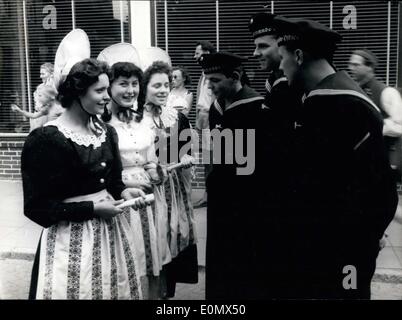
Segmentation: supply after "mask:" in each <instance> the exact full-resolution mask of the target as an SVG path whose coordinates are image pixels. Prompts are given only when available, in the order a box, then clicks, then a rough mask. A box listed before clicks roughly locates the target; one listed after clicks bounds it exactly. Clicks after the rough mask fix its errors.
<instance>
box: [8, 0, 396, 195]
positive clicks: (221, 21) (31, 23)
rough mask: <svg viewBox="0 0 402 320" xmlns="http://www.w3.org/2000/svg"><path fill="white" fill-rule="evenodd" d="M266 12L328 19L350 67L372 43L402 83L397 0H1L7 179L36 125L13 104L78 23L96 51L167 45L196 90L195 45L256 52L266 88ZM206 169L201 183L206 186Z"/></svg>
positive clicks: (255, 72)
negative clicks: (261, 44)
mask: <svg viewBox="0 0 402 320" xmlns="http://www.w3.org/2000/svg"><path fill="white" fill-rule="evenodd" d="M260 11H265V12H271V13H275V14H282V15H285V16H287V17H305V18H310V19H315V20H318V21H320V22H322V23H324V24H326V25H327V26H329V27H331V28H333V29H334V30H336V31H338V32H339V33H341V35H342V36H343V41H342V43H341V45H340V47H339V50H338V52H337V54H336V56H335V59H334V64H335V66H336V67H337V68H338V69H346V68H347V62H348V59H349V55H350V54H351V52H352V51H353V50H354V49H357V48H363V47H364V48H368V49H370V50H372V51H373V52H374V53H375V54H376V55H377V56H378V58H379V68H378V70H377V74H378V75H379V77H380V78H381V79H382V80H383V81H384V82H386V83H387V84H389V85H391V86H397V87H402V80H401V77H398V71H399V68H401V67H399V64H398V60H399V55H400V50H399V47H400V43H401V41H400V39H399V38H400V33H399V23H400V15H401V14H400V5H399V2H397V1H376V2H375V1H367V2H363V1H359V2H357V1H336V2H335V1H327V2H316V1H297V2H294V1H228V0H205V1H199V0H155V1H108V0H82V1H81V0H80V1H78V0H39V1H33V0H17V1H12V0H0V179H20V172H19V156H20V151H21V147H22V144H23V141H24V138H25V136H26V134H27V133H28V132H29V121H28V119H26V118H24V117H22V116H20V115H19V114H15V113H13V112H12V111H11V108H10V105H11V104H12V103H15V104H17V105H19V106H21V107H22V108H23V109H25V110H31V111H32V110H33V96H32V94H33V91H34V90H35V88H36V87H37V85H38V84H39V83H40V82H41V80H40V78H39V69H40V65H41V64H43V63H44V62H53V61H54V56H55V53H56V50H57V47H58V44H59V43H60V41H61V40H62V39H63V37H64V36H65V35H66V34H67V33H68V32H69V31H70V30H72V29H73V28H81V29H83V30H85V32H86V33H87V34H88V36H89V40H90V43H91V56H92V57H96V56H97V55H98V53H99V52H100V51H101V50H102V49H103V48H105V47H107V46H109V45H111V44H114V43H117V42H131V43H133V44H134V45H135V46H137V47H147V46H158V47H160V48H162V49H164V50H166V51H167V52H168V53H169V55H170V57H171V59H172V64H173V65H182V66H184V67H186V68H187V69H188V70H189V72H190V75H191V78H192V86H191V88H190V89H191V91H192V92H193V93H194V94H195V92H196V87H197V82H198V79H199V77H200V74H201V69H200V67H199V66H198V65H197V64H196V62H195V60H194V59H193V56H194V49H195V44H196V41H197V40H209V41H211V42H212V43H213V44H214V45H215V46H216V47H217V49H218V50H221V51H231V52H233V53H236V54H240V55H242V56H245V57H249V60H248V62H247V63H246V71H247V74H248V76H249V78H250V80H251V85H252V86H253V87H254V88H255V89H257V90H258V91H260V92H261V93H263V91H264V82H265V78H266V76H267V75H266V74H264V73H263V72H261V71H260V70H259V68H258V62H257V61H255V60H254V59H252V53H253V50H254V46H253V41H252V39H251V36H250V34H249V31H248V27H247V25H248V21H249V19H250V17H251V15H252V14H254V13H255V12H260ZM194 109H195V108H193V110H192V112H191V113H190V120H191V121H192V122H194V119H195V110H194ZM200 170H201V167H200V168H197V170H196V177H197V179H196V180H195V183H194V185H195V186H196V187H202V186H203V181H202V179H201V177H202V172H201V171H200Z"/></svg>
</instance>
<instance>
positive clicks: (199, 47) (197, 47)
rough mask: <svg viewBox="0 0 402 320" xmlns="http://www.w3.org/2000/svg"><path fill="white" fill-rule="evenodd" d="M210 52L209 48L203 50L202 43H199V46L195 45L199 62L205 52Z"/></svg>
mask: <svg viewBox="0 0 402 320" xmlns="http://www.w3.org/2000/svg"><path fill="white" fill-rule="evenodd" d="M206 53H209V51H208V50H202V47H201V45H200V44H199V45H198V46H196V47H195V52H194V59H195V60H196V61H197V62H199V61H200V58H201V56H202V55H203V54H206Z"/></svg>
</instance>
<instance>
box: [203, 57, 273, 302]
mask: <svg viewBox="0 0 402 320" xmlns="http://www.w3.org/2000/svg"><path fill="white" fill-rule="evenodd" d="M243 60H244V58H242V57H239V56H237V55H234V54H231V53H223V52H218V53H215V54H209V55H203V57H202V61H200V64H201V67H202V68H203V71H204V73H205V75H206V77H207V79H208V80H209V86H210V88H211V90H212V92H213V93H214V94H215V96H216V98H217V99H216V101H215V102H214V103H213V105H212V106H211V108H210V113H209V123H210V128H211V136H212V143H213V145H212V146H213V149H212V150H213V155H214V161H215V163H214V164H213V168H212V172H211V174H210V175H209V177H208V180H207V192H208V207H207V252H206V299H258V298H260V297H261V295H262V288H261V281H260V280H261V279H260V277H259V274H260V273H261V271H260V270H261V269H263V267H264V266H265V265H266V264H267V262H266V258H265V253H263V252H262V251H263V250H262V249H261V245H260V244H261V241H260V240H259V239H260V238H261V237H262V232H259V231H258V228H260V226H261V221H260V220H259V215H260V214H261V211H260V210H258V201H260V199H257V198H253V197H254V196H255V193H256V190H257V188H258V186H257V183H256V175H255V170H254V167H253V165H252V166H251V167H253V168H252V170H251V171H250V172H247V173H246V174H244V172H243V173H241V172H240V171H239V169H241V168H242V167H243V169H244V167H245V165H244V164H242V163H241V161H239V159H238V158H237V157H236V154H238V153H239V152H241V153H242V154H245V153H246V152H247V151H250V150H251V151H252V152H254V151H255V146H254V142H255V139H254V138H255V136H253V135H251V136H250V137H251V139H249V140H247V138H246V135H247V132H246V131H245V130H247V129H249V130H252V132H253V134H254V133H255V130H254V129H255V128H256V125H257V122H258V119H259V118H260V117H261V111H262V109H261V104H262V102H263V100H264V98H263V97H261V96H260V95H259V94H258V93H256V92H255V91H254V90H253V89H251V88H250V87H248V86H247V85H243V84H242V82H241V78H242V74H243V68H242V61H243ZM238 129H243V131H242V133H243V137H242V139H241V140H239V138H238V137H236V136H235V130H238ZM213 130H215V131H216V132H213ZM220 132H221V133H222V134H224V133H225V132H226V133H227V134H228V136H230V135H232V137H233V141H232V142H229V143H225V142H227V139H222V140H221V142H222V145H221V147H219V144H218V140H219V139H217V137H216V134H219V133H220ZM229 141H230V139H229ZM250 143H251V149H250V150H249V149H248V148H247V147H248V146H249V147H250V145H247V144H250ZM239 147H240V148H242V149H239ZM219 152H220V155H221V156H222V159H221V161H220V163H216V162H217V161H218V160H219V159H218V157H217V154H218V153H219ZM247 157H248V158H249V160H250V159H251V161H253V162H254V160H255V162H254V163H255V166H259V165H262V164H263V163H260V162H259V159H258V158H257V159H255V158H256V157H255V155H254V154H251V155H250V154H249V155H247ZM231 159H232V160H233V163H232V164H231V163H230V160H231Z"/></svg>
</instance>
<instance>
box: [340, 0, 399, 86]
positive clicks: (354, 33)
mask: <svg viewBox="0 0 402 320" xmlns="http://www.w3.org/2000/svg"><path fill="white" fill-rule="evenodd" d="M347 5H353V6H354V7H355V8H356V18H357V25H356V27H357V28H356V29H345V28H344V26H343V20H344V18H345V16H347V14H345V13H343V8H344V7H345V6H347ZM333 14H334V15H333V22H334V25H333V27H334V30H336V31H338V32H339V33H340V34H341V35H342V37H343V39H342V42H341V44H340V46H339V48H338V51H337V52H336V54H335V57H334V63H335V65H336V67H337V68H339V69H341V70H342V69H344V70H347V67H348V61H349V58H350V55H351V54H352V52H353V51H354V50H355V49H362V48H367V49H369V50H371V51H372V52H373V53H374V54H375V55H376V56H377V58H378V68H377V70H376V73H377V76H378V78H380V79H381V80H382V81H384V82H385V81H386V74H387V71H386V68H387V30H388V2H386V1H375V2H374V1H373V2H372V1H370V2H369V1H367V2H348V1H339V2H335V1H334V6H333ZM398 15H399V13H398V3H396V2H391V29H390V36H391V37H390V61H389V62H390V63H389V85H391V86H395V85H396V82H397V69H398V66H397V63H398V62H397V56H398V19H399V17H398Z"/></svg>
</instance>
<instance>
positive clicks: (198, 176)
mask: <svg viewBox="0 0 402 320" xmlns="http://www.w3.org/2000/svg"><path fill="white" fill-rule="evenodd" d="M25 138H26V134H0V180H20V179H21V150H22V147H23V145H24V141H25ZM200 155H201V154H200V153H197V152H196V153H195V156H196V158H197V162H200V160H199V157H200ZM193 188H194V189H203V188H205V182H204V167H203V166H202V165H196V166H195V179H194V180H193Z"/></svg>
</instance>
